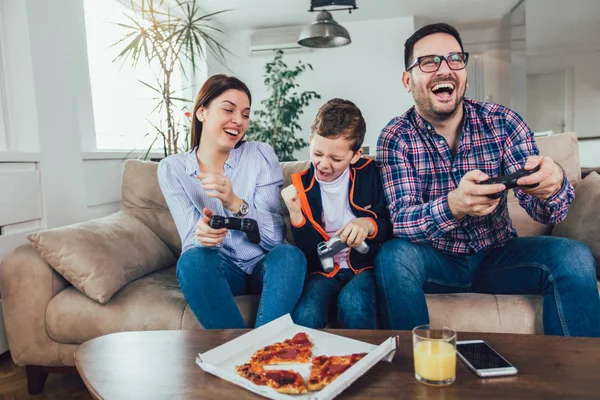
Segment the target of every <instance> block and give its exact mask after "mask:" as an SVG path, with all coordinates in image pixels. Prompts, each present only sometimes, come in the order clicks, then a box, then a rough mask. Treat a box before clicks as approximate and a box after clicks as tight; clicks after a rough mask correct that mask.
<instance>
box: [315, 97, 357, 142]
mask: <svg viewBox="0 0 600 400" xmlns="http://www.w3.org/2000/svg"><path fill="white" fill-rule="evenodd" d="M366 132H367V124H366V122H365V119H364V118H363V116H362V113H361V112H360V110H359V109H358V107H356V105H355V104H354V103H353V102H351V101H348V100H342V99H337V98H336V99H331V100H329V101H328V102H327V103H325V104H323V105H322V106H321V108H319V111H318V112H317V116H316V117H315V120H314V121H313V124H312V135H319V136H323V137H326V138H330V139H336V138H338V137H343V138H344V139H346V140H350V141H351V142H352V145H351V146H350V149H351V150H352V151H353V152H354V153H356V152H357V151H358V150H359V149H360V146H362V144H363V141H364V140H365V133H366Z"/></svg>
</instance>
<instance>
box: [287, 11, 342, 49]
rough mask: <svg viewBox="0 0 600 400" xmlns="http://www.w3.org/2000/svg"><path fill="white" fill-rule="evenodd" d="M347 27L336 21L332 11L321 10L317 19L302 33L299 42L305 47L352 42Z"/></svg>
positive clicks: (334, 45)
mask: <svg viewBox="0 0 600 400" xmlns="http://www.w3.org/2000/svg"><path fill="white" fill-rule="evenodd" d="M350 42H352V41H351V40H350V34H348V31H347V30H346V28H344V27H343V26H341V25H340V24H338V23H337V22H335V20H334V19H333V17H332V16H331V13H330V12H327V11H320V12H319V14H318V15H317V20H316V21H315V22H313V23H312V24H310V25H309V26H307V27H306V28H304V29H303V30H302V32H301V33H300V38H299V39H298V44H299V45H300V46H304V47H316V48H326V47H340V46H345V45H347V44H350Z"/></svg>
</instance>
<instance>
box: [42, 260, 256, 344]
mask: <svg viewBox="0 0 600 400" xmlns="http://www.w3.org/2000/svg"><path fill="white" fill-rule="evenodd" d="M175 271H176V269H175V267H171V268H165V269H162V270H160V271H157V272H153V273H151V274H148V275H146V276H144V277H142V278H140V279H137V280H135V281H133V282H131V283H130V284H128V285H127V286H125V287H124V288H123V289H122V290H120V291H119V292H118V293H116V294H115V295H114V296H113V298H112V300H111V301H110V302H109V303H108V304H106V305H101V304H98V303H97V302H95V301H92V300H90V299H89V298H88V297H86V296H84V295H83V294H82V293H81V292H79V291H78V290H76V289H75V288H72V287H70V288H67V289H65V290H63V291H61V292H60V293H59V294H57V295H56V296H55V297H54V298H53V299H52V301H50V304H48V310H47V312H46V329H47V330H48V334H49V335H50V337H52V339H54V340H56V341H57V342H60V343H83V342H85V341H87V340H90V339H93V338H95V337H98V336H102V335H107V334H109V333H114V332H123V331H145V330H170V329H202V325H200V323H199V322H198V320H197V319H196V317H195V316H194V314H193V312H192V310H191V309H190V307H189V306H188V305H187V303H186V302H185V298H184V297H183V293H182V292H181V289H180V288H179V283H178V282H177V276H176V273H175ZM235 301H236V304H237V305H238V307H239V309H240V312H241V313H242V316H243V317H244V320H245V321H246V324H247V325H248V326H249V327H253V326H254V321H255V319H256V309H257V308H258V296H254V295H244V296H236V297H235Z"/></svg>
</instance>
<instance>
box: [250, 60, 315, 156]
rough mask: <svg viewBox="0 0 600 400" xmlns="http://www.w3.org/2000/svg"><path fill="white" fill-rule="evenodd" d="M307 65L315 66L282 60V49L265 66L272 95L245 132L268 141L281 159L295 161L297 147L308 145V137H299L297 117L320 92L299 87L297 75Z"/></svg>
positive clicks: (258, 139) (309, 66) (256, 113)
mask: <svg viewBox="0 0 600 400" xmlns="http://www.w3.org/2000/svg"><path fill="white" fill-rule="evenodd" d="M307 68H310V69H311V70H312V66H311V65H310V64H306V63H302V62H301V61H299V62H298V64H297V65H296V66H295V67H294V68H289V67H288V66H287V64H286V63H284V62H283V51H281V50H278V51H277V53H276V54H275V59H274V60H273V61H271V62H269V63H267V65H266V66H265V75H264V77H265V80H264V83H265V85H266V86H267V88H268V91H269V97H268V98H266V99H264V100H262V101H261V102H260V104H261V105H262V106H263V109H260V110H257V111H255V112H254V117H253V118H252V119H251V120H250V126H249V127H248V131H247V133H246V135H247V137H248V140H255V141H259V142H266V143H269V144H270V145H271V146H272V147H273V149H274V150H275V154H277V157H279V160H280V161H295V160H296V159H295V158H294V151H296V150H300V149H303V148H304V147H306V146H308V143H307V142H306V140H304V139H302V138H297V137H296V131H298V130H302V127H301V126H300V125H299V124H298V119H299V118H300V115H302V114H303V113H304V107H306V106H307V105H308V104H309V103H310V101H311V100H312V99H320V98H321V96H320V95H319V94H317V93H316V92H314V91H303V92H298V91H297V88H298V87H300V85H299V84H297V83H296V78H298V76H300V75H301V74H302V73H304V72H305V71H306V69H307Z"/></svg>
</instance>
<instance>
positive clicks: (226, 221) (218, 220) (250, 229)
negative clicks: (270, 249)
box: [208, 215, 260, 244]
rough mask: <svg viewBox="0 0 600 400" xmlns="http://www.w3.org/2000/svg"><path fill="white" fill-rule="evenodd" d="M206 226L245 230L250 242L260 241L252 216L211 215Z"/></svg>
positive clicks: (256, 224)
mask: <svg viewBox="0 0 600 400" xmlns="http://www.w3.org/2000/svg"><path fill="white" fill-rule="evenodd" d="M208 226H210V227H211V228H213V229H221V228H227V229H235V230H236V231H242V232H246V236H248V240H250V242H252V243H254V244H258V243H260V232H259V231H258V223H257V222H256V221H255V220H253V219H252V218H236V217H223V216H220V215H213V216H212V217H211V219H210V221H208Z"/></svg>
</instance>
